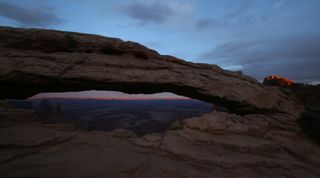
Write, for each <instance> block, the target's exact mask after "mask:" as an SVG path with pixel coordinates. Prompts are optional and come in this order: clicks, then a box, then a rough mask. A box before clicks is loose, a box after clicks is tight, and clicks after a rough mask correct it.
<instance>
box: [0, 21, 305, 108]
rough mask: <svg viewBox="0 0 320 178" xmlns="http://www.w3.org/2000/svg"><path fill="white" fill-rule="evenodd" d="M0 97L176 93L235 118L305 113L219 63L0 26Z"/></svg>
mask: <svg viewBox="0 0 320 178" xmlns="http://www.w3.org/2000/svg"><path fill="white" fill-rule="evenodd" d="M0 38H1V40H0V56H1V57H0V58H1V59H0V97H1V98H26V97H29V96H32V95H34V94H36V93H40V92H52V91H55V92H62V91H80V90H92V89H95V90H116V91H123V92H126V93H157V92H172V93H176V94H178V95H183V96H187V97H190V98H194V99H200V100H203V101H206V102H211V103H216V104H218V105H221V106H224V107H226V108H229V109H230V110H231V111H234V112H237V113H269V112H284V113H297V112H300V110H301V106H300V105H299V104H298V102H297V101H296V100H295V98H294V97H292V96H290V95H289V94H285V93H283V92H281V91H280V90H279V89H277V88H274V87H267V86H264V85H262V84H260V83H259V82H258V81H256V80H255V79H253V78H251V77H249V76H245V75H242V74H239V73H236V72H230V71H225V70H223V69H221V68H219V67H218V66H216V65H208V64H197V63H191V62H186V61H183V60H180V59H177V58H174V57H171V56H164V55H159V54H158V53H157V52H156V51H154V50H150V49H148V48H146V47H144V46H142V45H140V44H138V43H134V42H124V41H122V40H120V39H115V38H106V37H101V36H96V35H86V34H79V33H71V32H61V31H51V30H36V29H15V28H6V27H2V28H0Z"/></svg>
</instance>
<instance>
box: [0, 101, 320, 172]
mask: <svg viewBox="0 0 320 178" xmlns="http://www.w3.org/2000/svg"><path fill="white" fill-rule="evenodd" d="M0 108H5V109H2V111H3V110H6V112H5V113H8V112H9V111H10V110H12V111H15V113H16V115H15V116H16V118H13V117H10V118H6V119H3V117H1V119H0V125H1V126H2V127H0V138H1V139H0V177H3V178H6V177H10V178H11V177H77V178H81V177H119V178H120V177H121V178H129V177H130V178H131V177H136V178H150V177H154V178H162V177H175V178H179V177H181V178H182V177H190V178H191V177H203V178H211V177H249V178H251V177H252V178H254V177H266V178H267V177H297V178H300V177H319V176H320V171H319V167H320V146H319V144H316V143H313V142H312V141H310V140H308V139H307V138H306V137H305V136H304V135H302V134H301V132H300V130H299V127H297V126H296V125H295V119H293V118H292V116H290V115H287V114H282V115H281V116H275V115H273V116H265V115H259V114H252V115H246V116H238V115H234V114H229V113H222V112H213V113H210V114H206V115H203V116H200V117H195V118H190V119H187V120H183V121H179V122H177V123H175V124H173V126H172V127H171V129H169V130H168V131H166V132H165V133H158V134H148V135H144V136H142V137H136V135H135V134H134V133H132V132H131V131H128V130H125V129H118V130H115V131H112V132H102V131H91V132H84V131H79V130H75V129H73V128H71V127H69V126H65V127H64V126H63V124H62V125H60V126H59V125H57V124H42V123H41V122H39V119H38V118H37V115H32V116H30V114H26V115H25V114H24V113H29V112H30V111H28V110H26V109H16V108H11V107H8V106H6V105H5V104H2V105H1V107H0ZM0 116H1V112H0ZM21 116H28V117H29V119H27V120H26V119H24V118H21ZM19 118H21V119H19ZM275 118H278V119H280V120H281V122H279V121H277V119H275ZM283 120H285V121H283Z"/></svg>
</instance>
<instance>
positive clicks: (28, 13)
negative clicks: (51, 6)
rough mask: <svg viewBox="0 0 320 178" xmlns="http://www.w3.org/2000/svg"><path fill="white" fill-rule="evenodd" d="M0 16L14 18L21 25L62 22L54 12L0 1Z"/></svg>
mask: <svg viewBox="0 0 320 178" xmlns="http://www.w3.org/2000/svg"><path fill="white" fill-rule="evenodd" d="M0 16H3V17H6V18H8V19H11V20H14V21H16V22H18V23H19V25H22V26H36V27H47V26H51V25H57V24H60V23H62V21H61V19H59V18H58V17H57V16H56V15H55V14H53V13H50V12H48V11H47V10H41V9H28V8H25V7H21V6H17V5H14V4H8V3H4V2H0Z"/></svg>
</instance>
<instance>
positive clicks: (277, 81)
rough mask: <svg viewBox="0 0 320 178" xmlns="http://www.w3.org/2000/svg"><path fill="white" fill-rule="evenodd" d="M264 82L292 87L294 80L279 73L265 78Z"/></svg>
mask: <svg viewBox="0 0 320 178" xmlns="http://www.w3.org/2000/svg"><path fill="white" fill-rule="evenodd" d="M263 84H265V85H273V86H281V87H292V86H293V85H294V81H293V80H290V79H288V78H284V77H280V76H277V75H270V76H267V77H265V78H264V80H263Z"/></svg>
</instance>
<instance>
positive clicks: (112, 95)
mask: <svg viewBox="0 0 320 178" xmlns="http://www.w3.org/2000/svg"><path fill="white" fill-rule="evenodd" d="M45 98H67V99H68V98H71V99H101V100H112V99H116V100H152V99H164V100H185V99H190V98H188V97H184V96H179V95H175V94H173V93H168V92H162V93H155V94H127V93H123V92H118V91H96V90H91V91H81V92H63V93H40V94H37V95H34V96H32V97H30V98H28V99H45Z"/></svg>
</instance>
